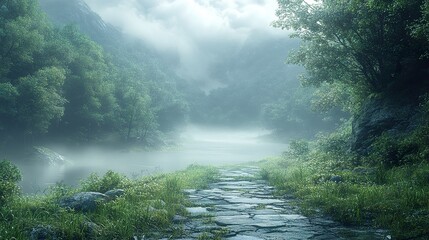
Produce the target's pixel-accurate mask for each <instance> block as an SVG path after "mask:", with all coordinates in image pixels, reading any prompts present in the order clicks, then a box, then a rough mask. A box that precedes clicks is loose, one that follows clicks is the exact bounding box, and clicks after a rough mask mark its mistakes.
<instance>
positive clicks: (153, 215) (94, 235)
mask: <svg viewBox="0 0 429 240" xmlns="http://www.w3.org/2000/svg"><path fill="white" fill-rule="evenodd" d="M0 171H2V179H1V181H0V183H1V185H0V194H1V196H0V197H1V206H0V239H28V238H29V235H30V232H31V231H32V229H33V228H34V227H37V226H50V228H51V229H53V230H54V231H55V233H56V236H57V238H58V239H110V240H111V239H132V238H133V237H134V236H138V239H140V238H142V236H145V237H155V238H156V237H157V236H167V237H168V236H179V235H180V234H181V233H182V229H181V227H180V225H173V224H172V219H173V217H174V216H175V215H176V214H179V215H182V216H186V211H185V206H186V205H187V204H188V203H187V200H186V196H185V195H184V194H183V193H182V192H183V191H182V190H183V189H185V188H204V187H206V186H207V184H208V183H210V182H212V181H214V179H216V176H217V174H218V172H217V170H216V169H215V168H210V167H200V166H190V167H189V168H188V169H186V170H184V171H180V172H176V173H172V174H161V175H157V176H151V177H142V178H139V179H129V178H126V177H125V176H122V175H120V174H117V173H114V172H107V173H106V174H105V175H104V176H97V175H92V176H90V177H89V178H88V179H86V180H84V181H82V183H81V185H80V186H79V187H77V188H69V187H66V186H62V185H57V186H55V187H53V188H52V189H50V191H49V193H48V194H46V195H43V196H23V195H21V194H20V193H19V189H18V188H17V187H16V185H15V183H14V182H16V180H19V178H20V176H19V172H18V171H17V169H16V168H15V167H14V166H13V165H11V164H10V163H9V162H6V161H3V162H1V164H0ZM115 188H120V189H124V190H125V194H124V195H123V196H121V197H119V198H117V199H116V200H113V201H109V202H106V203H103V204H99V206H98V207H97V208H96V210H95V211H92V212H87V213H82V212H79V211H74V210H67V209H64V208H61V207H60V206H59V201H60V200H61V199H63V198H64V197H67V196H71V195H73V194H75V193H77V192H82V191H96V192H105V191H107V190H110V189H115Z"/></svg>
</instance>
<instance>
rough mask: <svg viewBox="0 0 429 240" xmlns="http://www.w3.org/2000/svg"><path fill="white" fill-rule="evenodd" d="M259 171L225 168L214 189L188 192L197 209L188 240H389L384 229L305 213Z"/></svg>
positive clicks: (192, 210) (187, 225)
mask: <svg viewBox="0 0 429 240" xmlns="http://www.w3.org/2000/svg"><path fill="white" fill-rule="evenodd" d="M258 172H259V169H258V168H257V167H246V168H243V169H240V170H228V169H224V170H221V178H220V182H217V183H213V184H211V185H210V188H209V189H206V190H192V189H189V190H186V191H185V193H186V194H187V195H188V197H189V199H190V201H191V202H192V203H193V204H194V207H190V208H188V209H187V210H188V212H189V215H190V217H189V219H187V220H186V221H185V222H184V224H185V227H184V231H185V234H184V237H183V238H182V239H198V238H200V239H214V238H215V237H219V239H232V240H258V239H314V240H328V239H355V240H357V239H359V240H363V239H371V240H372V239H386V235H387V233H386V232H383V231H377V230H368V229H354V228H348V227H344V226H342V225H340V224H338V223H336V222H333V221H330V220H328V219H324V218H307V217H304V216H302V215H300V214H299V211H298V210H297V208H296V207H294V206H293V205H292V204H291V201H292V200H291V199H279V198H276V197H274V196H273V190H274V189H273V188H272V187H270V186H268V184H267V183H266V182H264V181H261V180H256V179H255V178H256V176H257V175H258ZM252 179H255V180H252ZM203 237H205V238H203Z"/></svg>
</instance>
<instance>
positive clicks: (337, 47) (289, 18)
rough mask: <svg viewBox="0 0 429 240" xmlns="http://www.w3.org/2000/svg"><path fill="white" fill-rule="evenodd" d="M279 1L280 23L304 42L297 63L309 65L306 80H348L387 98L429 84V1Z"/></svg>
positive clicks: (413, 92)
mask: <svg viewBox="0 0 429 240" xmlns="http://www.w3.org/2000/svg"><path fill="white" fill-rule="evenodd" d="M278 2H279V9H278V11H277V16H278V17H279V19H278V21H276V22H275V26H276V27H280V28H284V29H290V30H293V31H294V33H293V35H294V36H296V37H299V38H301V39H302V40H303V44H302V46H301V48H300V49H299V51H297V52H296V53H295V55H294V56H293V57H292V58H291V61H292V62H293V63H298V64H302V65H304V66H305V67H306V69H307V72H308V74H307V76H306V77H305V82H308V83H310V84H315V85H319V84H320V83H322V82H330V83H332V82H343V83H346V84H347V85H348V86H349V87H350V86H353V87H356V86H360V87H362V86H363V87H364V88H365V89H366V90H367V92H368V91H369V92H371V93H376V94H380V93H381V94H383V95H384V96H387V97H389V96H396V97H397V94H406V96H413V95H419V94H420V93H421V90H422V89H424V87H427V86H428V79H429V78H428V72H427V69H428V67H429V59H428V58H427V56H425V55H424V53H425V52H426V51H427V46H428V39H427V37H426V35H425V33H427V27H425V26H427V24H426V23H427V14H425V12H427V10H425V9H427V5H428V3H427V1H424V0H407V1H405V0H393V1H391V0H388V1H387V0H380V1H373V0H319V1H315V2H314V3H311V4H310V3H308V2H307V1H305V0H279V1H278ZM425 19H426V20H425ZM419 22H420V23H421V24H420V25H418V26H419V27H418V28H420V29H419V30H418V32H420V33H421V34H415V32H416V31H417V30H414V31H413V28H416V23H419ZM425 24H426V25H425ZM411 93H412V94H411ZM416 93H417V94H416Z"/></svg>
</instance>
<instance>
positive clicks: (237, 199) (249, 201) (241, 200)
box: [225, 196, 282, 205]
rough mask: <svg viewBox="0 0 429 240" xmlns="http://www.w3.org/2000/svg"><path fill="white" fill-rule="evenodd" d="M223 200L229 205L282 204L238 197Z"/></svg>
mask: <svg viewBox="0 0 429 240" xmlns="http://www.w3.org/2000/svg"><path fill="white" fill-rule="evenodd" d="M225 200H226V201H227V202H229V203H247V204H266V205H267V204H274V203H281V202H282V201H281V200H278V199H266V198H256V197H253V198H252V197H238V196H226V197H225Z"/></svg>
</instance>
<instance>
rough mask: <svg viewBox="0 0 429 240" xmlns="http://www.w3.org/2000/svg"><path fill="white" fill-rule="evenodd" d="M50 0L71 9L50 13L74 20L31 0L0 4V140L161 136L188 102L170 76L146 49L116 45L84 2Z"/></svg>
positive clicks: (148, 138) (146, 138)
mask: <svg viewBox="0 0 429 240" xmlns="http://www.w3.org/2000/svg"><path fill="white" fill-rule="evenodd" d="M60 2H61V3H60ZM45 3H47V2H44V4H45ZM55 4H64V5H63V6H68V8H63V9H64V10H65V11H69V12H68V13H67V12H56V11H54V12H55V13H56V14H58V15H57V16H60V15H61V16H63V18H62V19H58V20H63V21H68V20H70V21H72V22H70V23H74V24H75V25H65V24H68V23H66V22H63V23H59V22H56V23H55V25H54V24H52V23H51V22H50V21H49V20H48V18H47V17H46V15H45V14H44V12H43V11H42V10H41V9H40V7H39V5H38V2H36V1H32V0H19V1H2V2H1V6H0V8H1V15H0V18H1V21H0V29H2V37H1V38H0V48H1V50H0V58H1V62H2V64H1V66H0V103H1V105H2V109H1V111H0V133H1V134H0V135H1V142H2V143H9V144H14V143H17V142H18V143H20V144H23V143H28V144H32V143H34V142H35V141H36V140H37V142H39V143H40V141H41V140H42V139H43V138H52V137H61V138H62V139H66V140H72V139H74V141H85V142H86V141H94V140H101V139H116V140H115V141H125V140H131V139H140V140H142V141H146V142H147V143H148V144H150V141H152V140H154V139H159V135H160V131H159V130H163V131H164V132H166V131H170V130H171V129H173V128H174V126H175V124H176V123H178V122H180V121H181V120H183V119H184V117H185V115H186V112H187V104H186V102H184V100H183V97H182V96H181V95H180V94H179V93H178V91H177V90H176V86H175V84H176V83H175V76H174V75H173V74H171V73H170V72H168V71H166V70H164V69H165V68H164V67H163V66H162V64H161V63H159V62H158V61H156V59H154V58H150V57H149V54H146V53H145V52H144V49H143V48H126V47H124V46H123V45H115V44H116V43H117V42H119V40H121V36H120V34H118V33H119V32H117V31H116V30H114V29H113V28H112V27H110V26H108V25H107V24H105V23H104V22H103V21H102V20H101V19H100V18H99V17H98V16H97V15H96V14H94V13H92V12H91V11H90V10H89V8H87V7H86V5H84V3H83V2H81V1H56V2H55ZM44 6H46V5H44ZM74 7H79V9H76V8H74ZM51 10H55V7H54V8H52V9H51ZM69 17H70V18H69ZM52 19H55V16H52ZM76 19H80V20H82V21H75V20H76ZM80 29H83V30H84V31H88V33H89V32H91V33H92V37H94V39H95V40H97V41H99V43H100V44H105V46H104V48H103V47H102V46H101V45H99V44H98V43H96V42H94V41H93V40H91V39H90V38H89V37H87V36H86V35H84V34H83V33H82V32H81V30H80ZM107 36H109V38H108V37H107ZM113 43H114V44H113ZM114 46H116V47H114ZM171 119H174V122H173V121H171ZM42 137H43V138H42Z"/></svg>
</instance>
